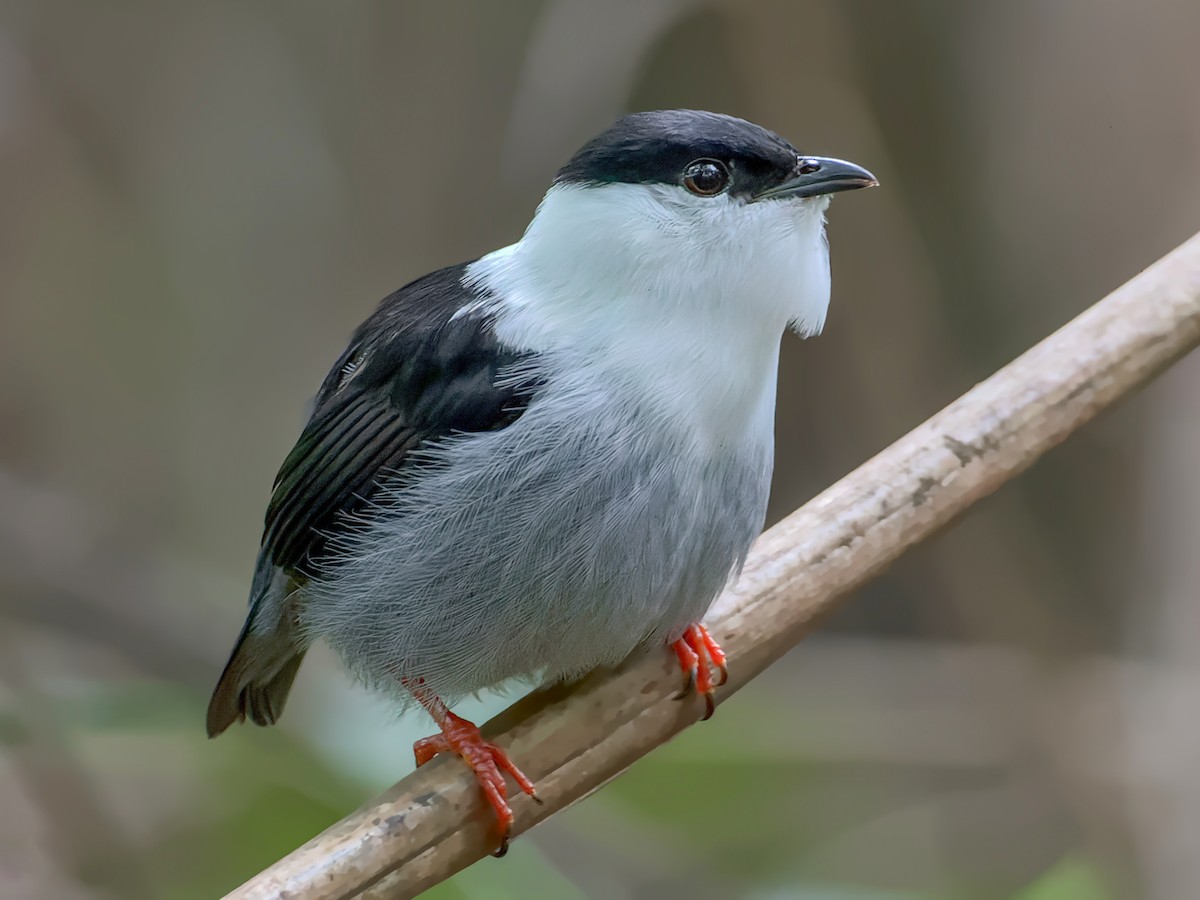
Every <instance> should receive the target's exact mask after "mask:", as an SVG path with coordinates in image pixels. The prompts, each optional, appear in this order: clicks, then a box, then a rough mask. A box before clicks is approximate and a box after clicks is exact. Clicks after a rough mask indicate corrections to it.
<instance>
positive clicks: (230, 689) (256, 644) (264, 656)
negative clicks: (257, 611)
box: [208, 622, 304, 737]
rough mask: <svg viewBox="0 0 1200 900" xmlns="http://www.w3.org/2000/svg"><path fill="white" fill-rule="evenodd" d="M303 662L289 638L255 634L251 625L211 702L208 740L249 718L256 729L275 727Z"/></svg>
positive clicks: (302, 656) (219, 682)
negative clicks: (257, 727)
mask: <svg viewBox="0 0 1200 900" xmlns="http://www.w3.org/2000/svg"><path fill="white" fill-rule="evenodd" d="M303 659H304V650H303V649H298V648H297V647H296V646H295V644H293V643H292V642H291V641H289V640H288V639H287V638H285V637H283V636H281V635H278V634H271V635H257V634H252V633H250V623H249V622H247V623H246V626H245V627H244V628H243V629H242V633H241V635H240V636H239V637H238V641H237V644H236V645H234V648H233V653H232V654H231V655H230V657H229V662H228V663H226V664H225V671H224V672H222V673H221V678H220V680H219V681H218V682H217V687H216V689H215V690H214V691H213V695H212V699H211V700H209V701H208V736H209V737H216V736H217V735H218V734H220V733H221V732H222V731H224V730H225V729H226V728H228V727H229V726H230V725H232V724H233V723H234V722H243V721H245V720H246V717H247V716H249V718H250V721H251V722H253V723H254V724H255V725H274V724H275V721H276V720H277V719H278V718H279V715H280V713H282V712H283V705H284V703H286V702H287V696H288V691H290V690H291V689H292V682H293V681H294V680H295V678H296V671H297V670H298V669H299V668H300V663H301V661H302V660H303Z"/></svg>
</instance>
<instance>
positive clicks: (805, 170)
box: [796, 159, 821, 175]
mask: <svg viewBox="0 0 1200 900" xmlns="http://www.w3.org/2000/svg"><path fill="white" fill-rule="evenodd" d="M820 171H821V164H820V163H819V162H817V161H816V160H815V159H801V160H800V167H799V168H798V169H797V170H796V172H797V174H799V175H811V174H812V173H813V172H820Z"/></svg>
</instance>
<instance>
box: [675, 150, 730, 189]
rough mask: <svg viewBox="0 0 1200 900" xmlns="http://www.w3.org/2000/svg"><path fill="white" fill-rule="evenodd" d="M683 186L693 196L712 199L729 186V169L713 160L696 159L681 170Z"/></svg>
mask: <svg viewBox="0 0 1200 900" xmlns="http://www.w3.org/2000/svg"><path fill="white" fill-rule="evenodd" d="M683 186H684V187H685V188H687V189H688V190H689V191H691V192H692V193H693V194H699V195H700V196H701V197H712V196H714V195H716V194H719V193H721V191H723V190H725V188H726V187H728V186H729V169H727V168H726V167H725V164H724V163H723V162H720V161H719V160H715V159H698V160H696V161H695V162H690V163H688V165H687V168H686V169H684V170H683Z"/></svg>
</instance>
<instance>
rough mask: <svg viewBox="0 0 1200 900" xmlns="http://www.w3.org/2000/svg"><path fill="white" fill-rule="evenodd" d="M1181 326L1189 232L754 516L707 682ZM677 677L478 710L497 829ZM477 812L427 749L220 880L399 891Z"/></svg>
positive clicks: (1088, 411)
mask: <svg viewBox="0 0 1200 900" xmlns="http://www.w3.org/2000/svg"><path fill="white" fill-rule="evenodd" d="M1198 343H1200V235H1197V236H1196V237H1193V238H1192V239H1191V240H1189V241H1188V242H1187V243H1185V244H1183V245H1182V246H1181V247H1179V248H1178V249H1176V250H1175V251H1174V252H1172V253H1171V254H1169V255H1168V256H1166V257H1164V258H1163V259H1161V260H1160V261H1159V262H1157V263H1155V264H1154V265H1153V266H1151V267H1150V268H1149V269H1147V270H1146V271H1144V272H1143V273H1142V274H1140V275H1138V276H1137V277H1136V278H1134V279H1133V280H1132V281H1130V282H1129V283H1127V284H1126V285H1124V286H1123V287H1121V288H1119V289H1118V290H1116V291H1115V292H1113V293H1112V294H1110V295H1109V296H1108V297H1107V298H1105V299H1104V300H1102V301H1101V302H1100V303H1098V304H1096V305H1095V306H1094V307H1092V308H1091V309H1089V310H1088V311H1087V312H1085V313H1083V314H1082V315H1081V316H1079V317H1078V318H1077V319H1075V320H1074V321H1072V322H1071V323H1070V324H1068V325H1066V326H1065V327H1063V328H1062V329H1060V330H1059V331H1058V332H1056V333H1055V334H1053V335H1051V336H1050V337H1049V338H1047V339H1046V340H1045V341H1043V342H1042V343H1040V344H1038V345H1037V346H1036V347H1034V348H1033V349H1032V350H1030V351H1029V352H1027V353H1025V354H1024V355H1023V356H1021V357H1020V358H1019V359H1017V360H1016V361H1015V362H1013V363H1011V364H1010V365H1008V366H1006V367H1005V368H1003V369H1001V370H1000V371H999V372H997V373H996V374H995V375H993V376H992V377H991V378H989V379H988V380H987V381H985V382H983V383H982V384H980V385H978V386H976V387H975V388H974V389H973V390H971V391H970V392H968V393H967V394H965V395H964V396H962V397H960V398H959V399H958V400H956V401H955V402H954V403H952V404H951V405H950V406H948V407H947V408H946V409H944V410H942V411H941V412H940V413H938V414H937V415H935V416H934V417H933V418H931V419H930V420H929V421H927V422H925V423H924V424H923V425H921V426H919V427H918V428H916V429H915V430H914V431H912V432H910V433H909V434H908V435H906V436H905V437H903V438H901V439H900V440H899V441H897V442H896V443H895V444H893V445H892V446H891V447H889V448H888V449H887V450H885V451H883V452H882V453H880V454H879V455H878V456H876V457H875V458H874V459H872V460H870V461H869V462H867V463H865V464H864V465H862V466H861V467H859V468H858V469H857V470H856V471H854V472H852V473H851V474H849V475H847V476H846V477H845V478H843V479H842V480H841V481H839V482H838V483H837V484H835V485H833V487H831V488H829V489H828V490H826V491H825V492H824V493H822V494H821V495H820V496H818V497H816V498H815V499H813V500H812V501H810V502H809V503H807V504H805V505H804V506H803V507H802V508H801V509H799V510H797V511H796V512H794V513H793V514H792V515H790V516H789V517H788V518H787V519H785V520H783V521H782V522H780V523H779V524H778V525H776V526H775V527H774V528H772V529H770V530H769V531H768V532H766V533H765V534H764V535H763V536H762V537H761V538H760V539H759V540H758V542H757V543H756V544H755V545H754V550H753V552H752V554H751V556H750V560H749V562H748V563H747V565H746V568H745V571H744V572H743V574H742V576H741V578H740V579H739V580H738V583H737V585H736V587H734V588H733V589H732V590H730V591H728V592H726V593H725V594H724V595H723V596H722V597H721V598H720V599H719V600H718V601H717V603H716V604H715V605H714V606H713V608H712V610H711V611H710V612H709V616H708V619H707V621H708V624H709V627H710V628H711V629H712V631H713V633H714V634H715V636H716V637H717V639H718V640H719V641H720V642H721V644H722V646H723V647H724V648H725V649H726V651H727V652H728V653H729V662H730V665H729V670H730V680H729V683H728V684H727V685H726V686H725V687H724V688H723V689H721V690H719V691H718V699H725V698H728V697H729V696H730V695H731V694H732V693H733V692H734V691H736V690H737V689H738V688H740V687H741V686H742V685H744V684H746V683H747V682H748V681H749V680H750V679H752V678H754V677H755V676H756V675H758V674H759V673H760V672H761V671H762V670H763V669H765V668H766V667H767V666H768V665H770V664H771V662H773V661H774V660H776V659H778V658H779V657H780V656H781V655H783V654H784V653H785V652H787V651H788V650H789V649H791V648H792V647H793V646H795V645H796V643H797V642H798V641H799V640H800V639H801V638H802V637H803V636H804V634H805V633H806V632H807V631H808V630H809V629H810V628H811V627H812V626H813V623H814V621H815V620H816V619H817V617H818V616H820V615H821V614H823V613H825V612H828V611H829V610H830V609H831V608H832V607H833V606H834V605H835V604H836V602H837V601H838V599H839V598H841V597H842V596H843V595H845V593H846V592H847V591H849V590H850V589H852V588H855V587H857V586H859V585H861V584H863V582H865V581H867V580H869V579H870V578H872V577H874V576H875V575H877V574H878V573H879V572H880V571H882V570H883V568H884V567H885V566H887V565H888V564H889V563H891V562H892V561H893V560H894V559H896V557H898V556H899V555H900V554H901V553H903V552H904V551H905V550H906V549H908V548H909V547H911V546H913V545H914V544H917V543H920V542H921V541H923V540H925V539H927V538H928V537H929V536H930V535H932V534H934V533H935V532H936V531H937V530H938V529H940V528H941V527H942V526H944V525H946V524H947V523H948V522H950V521H951V520H952V519H953V518H954V517H955V516H957V515H958V514H960V513H962V512H963V511H964V510H966V509H967V508H968V507H970V506H971V505H972V504H973V503H975V502H976V501H978V500H979V499H980V498H982V497H984V496H986V495H988V494H990V493H991V492H992V491H994V490H995V489H996V488H998V487H999V486H1000V485H1001V484H1003V483H1004V482H1006V481H1008V480H1009V479H1010V478H1012V477H1014V476H1015V475H1017V474H1018V473H1020V472H1021V471H1022V470H1024V469H1025V468H1027V467H1028V466H1029V465H1031V464H1032V463H1033V462H1034V461H1035V460H1036V459H1037V458H1038V457H1040V456H1041V455H1042V454H1043V453H1045V452H1046V451H1047V450H1049V449H1050V448H1051V447H1053V446H1055V445H1056V444H1058V443H1059V442H1060V441H1062V440H1063V439H1064V438H1066V437H1067V436H1068V435H1069V434H1071V432H1073V431H1074V430H1075V429H1077V428H1079V427H1080V426H1081V425H1083V424H1084V423H1085V422H1087V421H1089V420H1090V419H1092V418H1093V417H1094V416H1095V415H1096V414H1097V413H1099V412H1101V411H1102V410H1104V409H1106V408H1107V407H1109V406H1111V405H1112V404H1113V403H1115V402H1116V401H1117V400H1119V399H1120V398H1121V397H1123V396H1125V395H1126V394H1129V393H1130V392H1132V391H1133V390H1134V389H1136V388H1138V387H1140V386H1141V385H1143V384H1145V383H1146V382H1148V381H1149V380H1150V379H1152V378H1153V377H1154V376H1155V375H1156V374H1158V373H1159V372H1160V371H1162V370H1163V369H1164V368H1166V367H1167V366H1168V365H1170V364H1171V363H1172V362H1173V361H1174V360H1176V359H1177V358H1179V357H1180V356H1182V355H1183V354H1184V353H1186V352H1187V351H1188V350H1190V349H1191V348H1192V347H1194V346H1196V345H1197V344H1198ZM678 687H679V673H678V668H677V666H676V664H675V663H674V659H673V657H671V655H670V654H668V653H667V652H665V651H663V652H658V651H654V652H650V653H646V654H644V655H636V656H635V657H633V658H631V659H629V660H627V661H626V662H625V663H624V664H622V665H621V666H620V667H619V668H618V669H616V670H614V671H607V672H597V673H593V674H591V675H589V676H588V677H587V678H585V679H584V680H583V681H581V682H579V683H577V684H574V685H571V686H568V687H561V686H560V687H556V688H551V689H549V690H545V691H541V692H538V693H535V694H533V695H531V696H530V697H526V698H525V699H523V700H521V701H520V702H518V703H516V704H515V705H514V706H512V707H510V708H509V709H508V710H506V711H505V712H503V713H501V714H500V715H499V716H497V717H496V718H495V719H493V720H492V721H491V722H489V723H488V724H487V726H485V729H484V730H485V733H487V734H489V735H491V736H492V737H494V738H496V739H498V741H499V743H500V744H501V745H503V746H504V747H506V748H507V749H508V750H509V751H510V752H511V754H512V756H513V758H514V759H515V760H517V761H518V762H519V763H520V765H521V767H522V768H523V769H524V770H525V772H526V773H528V774H529V775H530V776H531V777H532V778H533V779H534V780H535V781H536V782H537V785H538V790H539V792H540V793H541V796H542V798H543V799H544V801H545V804H544V805H542V806H538V805H536V804H534V803H532V802H531V801H530V800H529V799H528V798H526V797H524V796H523V795H521V794H520V793H519V792H518V793H517V795H516V797H515V799H514V802H513V808H514V811H515V812H516V819H517V821H516V829H515V833H516V834H519V833H521V832H522V831H525V830H527V829H528V828H531V827H532V826H533V825H536V824H537V823H538V822H540V821H542V820H543V819H545V818H546V817H547V816H550V815H552V814H553V813H555V812H557V811H558V810H560V809H562V808H564V807H565V806H567V805H569V804H571V803H574V802H575V801H576V800H579V799H580V798H582V797H584V796H586V795H587V794H588V793H590V792H591V791H594V790H595V789H596V788H598V787H600V786H601V785H603V784H604V783H605V782H607V781H609V780H610V779H612V778H614V777H616V776H617V775H619V774H620V773H621V772H622V771H623V770H624V769H625V768H627V767H628V766H630V765H631V764H632V763H634V762H635V761H636V760H637V759H638V758H639V757H642V756H644V755H645V754H647V753H649V752H650V751H651V750H653V749H654V748H655V747H657V746H658V745H659V744H662V743H664V742H665V741H667V740H668V739H669V738H671V737H672V736H673V735H674V734H676V733H677V732H679V731H680V730H682V729H683V728H685V727H687V726H688V725H691V724H692V723H693V722H695V721H696V720H697V719H698V718H699V716H700V714H701V712H702V709H703V704H702V703H701V702H700V701H699V700H697V699H696V698H694V697H692V698H690V699H689V700H686V701H683V702H674V701H672V700H671V699H670V697H671V695H672V694H673V693H675V691H676V690H677V689H678ZM400 752H407V748H397V753H400ZM491 822H492V817H491V814H490V813H487V812H485V811H484V806H483V802H482V800H481V798H480V794H479V790H478V788H477V786H476V783H475V781H474V779H473V778H472V777H471V775H470V774H469V773H468V772H467V769H466V768H465V767H464V766H463V765H462V764H461V762H459V761H458V760H457V759H453V758H441V757H439V758H438V759H435V760H434V761H433V762H431V763H430V764H428V765H427V766H423V767H422V768H420V769H418V770H417V771H416V772H414V773H413V774H411V775H409V776H408V777H407V778H405V779H403V780H402V781H400V782H399V783H398V784H396V785H395V786H393V787H392V788H391V789H390V790H388V791H387V792H385V793H384V794H382V795H381V796H380V797H378V798H376V799H375V800H374V801H372V802H371V803H369V804H368V805H367V806H365V807H363V808H362V809H360V810H358V811H357V812H355V813H353V814H351V815H350V816H347V817H346V818H345V819H343V820H342V821H341V822H339V823H337V824H336V825H334V826H332V827H331V828H329V829H328V830H326V831H325V832H323V833H322V834H320V835H318V836H317V837H315V838H313V839H312V840H311V841H309V842H308V843H307V844H305V845H304V846H303V847H300V848H299V849H298V850H296V851H294V852H293V853H291V854H289V855H288V856H287V857H285V858H284V859H282V860H280V861H279V862H278V863H276V864H275V865H273V866H271V867H270V868H268V869H267V870H266V871H264V872H262V873H261V874H259V875H258V876H256V877H255V878H252V879H251V880H250V881H249V882H247V883H246V884H245V885H243V886H242V887H241V888H238V889H237V890H235V891H233V892H232V893H231V894H229V895H228V897H229V898H235V900H251V898H255V900H265V898H277V897H291V898H305V900H335V898H336V900H344V898H350V897H354V896H356V895H360V893H361V896H362V897H363V898H371V900H384V898H389V900H395V898H404V897H411V896H413V895H415V894H417V893H418V892H419V891H422V890H424V889H426V888H428V887H430V886H432V885H434V884H436V883H437V882H439V881H442V880H443V879H445V878H448V877H449V876H450V875H451V874H453V873H454V872H456V871H458V870H459V869H462V868H463V867H465V866H467V865H470V864H471V863H472V862H474V861H475V860H477V859H479V858H480V857H482V856H484V855H485V854H486V853H487V852H488V851H490V850H491V849H493V845H494V842H495V837H494V835H493V834H492V833H491V830H490V828H491ZM492 865H503V863H499V862H497V863H492Z"/></svg>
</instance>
